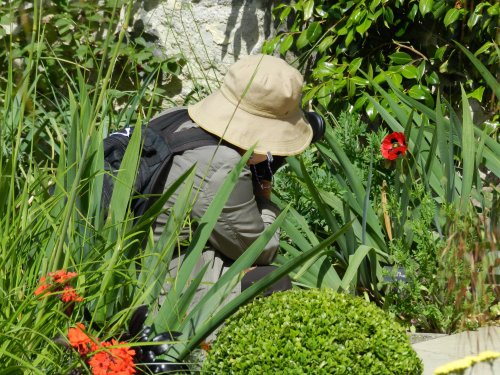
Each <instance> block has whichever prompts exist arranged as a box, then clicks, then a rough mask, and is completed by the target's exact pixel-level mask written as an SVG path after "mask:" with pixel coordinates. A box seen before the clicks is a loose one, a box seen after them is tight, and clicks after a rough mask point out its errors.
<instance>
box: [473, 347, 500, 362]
mask: <svg viewBox="0 0 500 375" xmlns="http://www.w3.org/2000/svg"><path fill="white" fill-rule="evenodd" d="M499 357H500V353H499V352H493V351H491V350H488V351H485V352H482V353H479V354H478V355H477V356H476V359H477V362H483V361H492V360H494V359H497V358H499Z"/></svg>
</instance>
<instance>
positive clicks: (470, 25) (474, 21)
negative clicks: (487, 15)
mask: <svg viewBox="0 0 500 375" xmlns="http://www.w3.org/2000/svg"><path fill="white" fill-rule="evenodd" d="M481 17H482V15H481V14H477V13H476V12H474V13H472V14H471V15H470V17H469V19H468V20H467V27H468V28H469V29H470V30H472V29H473V28H474V26H476V24H477V22H478V21H479V20H480V19H481Z"/></svg>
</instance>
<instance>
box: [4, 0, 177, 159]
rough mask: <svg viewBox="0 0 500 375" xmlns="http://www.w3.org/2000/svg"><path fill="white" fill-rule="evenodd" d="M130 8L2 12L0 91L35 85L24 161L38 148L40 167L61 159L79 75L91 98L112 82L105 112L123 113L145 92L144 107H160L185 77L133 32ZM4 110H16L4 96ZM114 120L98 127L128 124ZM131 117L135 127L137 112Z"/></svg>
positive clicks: (80, 4)
mask: <svg viewBox="0 0 500 375" xmlns="http://www.w3.org/2000/svg"><path fill="white" fill-rule="evenodd" d="M42 3H43V5H42ZM132 3H133V1H130V0H118V1H99V2H98V1H80V0H70V1H66V0H64V1H63V0H51V1H43V2H41V1H36V2H26V1H22V0H14V1H8V2H6V4H4V5H2V6H1V7H0V46H1V48H0V71H1V72H2V73H3V74H2V77H0V92H7V91H8V90H9V86H10V85H14V87H21V86H22V85H23V84H24V83H25V82H29V83H28V84H29V85H31V87H29V90H26V92H25V94H26V95H27V96H28V100H26V102H25V104H26V113H25V114H23V116H25V121H26V122H27V123H29V124H30V128H31V129H32V132H31V133H28V132H27V131H24V130H23V132H22V134H21V136H22V139H23V140H24V141H25V142H24V143H23V144H22V145H21V146H22V147H21V153H20V157H22V158H23V159H26V158H27V156H28V154H29V153H28V152H25V151H26V150H27V149H28V148H29V142H30V141H33V142H35V143H36V144H37V145H38V147H36V148H35V149H34V151H33V153H32V154H30V155H29V156H32V157H35V158H36V160H38V161H44V160H46V159H49V160H52V159H54V158H55V155H54V153H56V154H57V153H58V152H59V147H58V138H60V137H64V136H66V135H67V133H68V132H69V129H68V128H65V127H63V126H61V125H66V124H68V119H67V118H65V117H64V116H63V114H65V113H67V112H68V111H69V106H70V103H69V101H68V99H67V98H68V96H69V91H70V90H71V91H73V92H77V91H80V90H79V88H78V87H77V86H75V82H76V78H77V77H78V75H79V74H81V75H82V76H83V77H84V81H85V84H86V85H88V87H87V90H88V91H89V92H90V93H93V92H95V91H99V89H100V88H99V87H98V85H99V84H100V82H102V80H103V78H104V75H105V74H108V75H109V77H108V79H107V82H108V85H109V86H110V87H109V89H108V90H105V92H106V98H105V104H104V105H112V106H114V107H115V108H123V107H124V106H125V105H127V104H130V101H131V100H132V98H133V97H134V95H135V93H136V92H137V91H138V90H141V89H142V88H143V87H144V86H146V91H145V92H144V93H143V95H141V102H142V105H143V106H144V107H146V108H147V107H148V106H149V107H151V108H154V109H158V108H159V107H160V105H161V102H162V100H163V96H164V95H165V94H166V92H165V89H164V88H162V86H163V85H164V84H165V83H166V82H168V81H169V80H170V79H171V78H172V77H173V76H174V75H177V74H178V73H180V70H181V69H182V66H183V64H184V61H183V59H182V58H181V57H179V56H167V55H166V54H165V51H163V50H162V49H161V48H160V47H159V46H158V45H157V43H155V42H154V39H153V38H151V36H148V35H146V34H144V33H143V32H142V30H137V29H133V28H132V27H129V20H130V19H131V8H130V7H131V6H132ZM113 55H114V56H113ZM111 66H112V67H113V69H110V67H111ZM16 92H17V89H15V90H13V92H12V95H16ZM0 105H1V106H8V105H10V99H9V97H8V96H1V97H0ZM138 111H142V108H138ZM108 115H109V117H107V118H99V119H98V121H99V122H105V123H106V124H107V126H109V127H111V128H113V127H117V126H120V125H123V124H119V121H118V120H117V119H116V118H115V117H114V114H113V113H109V112H108ZM131 115H132V116H131V118H132V120H136V118H137V113H132V114H131ZM141 116H142V117H144V116H145V113H144V112H142V113H141ZM35 118H36V121H34V119H35ZM0 119H1V120H3V121H5V120H6V119H2V118H1V117H0ZM121 120H122V121H124V120H130V117H129V118H127V119H125V118H121ZM14 130H16V127H15V126H13V127H10V126H7V127H6V130H5V131H6V132H7V135H9V132H10V131H14ZM27 143H28V144H27ZM2 146H3V147H2V152H4V153H6V154H8V153H9V152H10V151H11V150H10V149H9V147H8V145H2Z"/></svg>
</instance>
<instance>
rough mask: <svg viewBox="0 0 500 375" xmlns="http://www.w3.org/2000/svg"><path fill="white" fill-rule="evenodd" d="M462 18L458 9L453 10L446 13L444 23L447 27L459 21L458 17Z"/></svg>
mask: <svg viewBox="0 0 500 375" xmlns="http://www.w3.org/2000/svg"><path fill="white" fill-rule="evenodd" d="M459 16H460V11H459V10H458V9H456V8H451V9H450V10H448V12H446V16H444V20H443V23H444V25H445V26H446V27H448V26H449V25H451V24H452V23H453V22H455V21H456V20H458V17H459Z"/></svg>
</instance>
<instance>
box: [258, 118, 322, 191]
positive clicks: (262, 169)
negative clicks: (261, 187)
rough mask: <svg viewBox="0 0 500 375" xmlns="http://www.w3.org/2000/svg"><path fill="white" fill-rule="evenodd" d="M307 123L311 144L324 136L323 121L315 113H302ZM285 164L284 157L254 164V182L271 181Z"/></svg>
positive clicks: (273, 157) (276, 157) (274, 157)
mask: <svg viewBox="0 0 500 375" xmlns="http://www.w3.org/2000/svg"><path fill="white" fill-rule="evenodd" d="M304 114H305V117H306V120H307V122H308V123H309V125H310V126H311V128H312V131H313V136H312V140H311V142H312V143H314V142H317V141H319V140H320V139H321V138H323V136H324V135H325V121H324V120H323V117H321V115H320V114H319V113H317V112H313V111H309V112H306V111H304ZM283 164H285V156H274V155H273V156H272V160H266V161H263V162H262V163H259V164H255V165H254V166H253V168H252V177H253V179H254V180H257V181H259V180H266V181H271V180H272V178H273V174H274V173H275V172H276V171H277V170H278V169H279V168H280V167H281V166H282V165H283Z"/></svg>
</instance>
